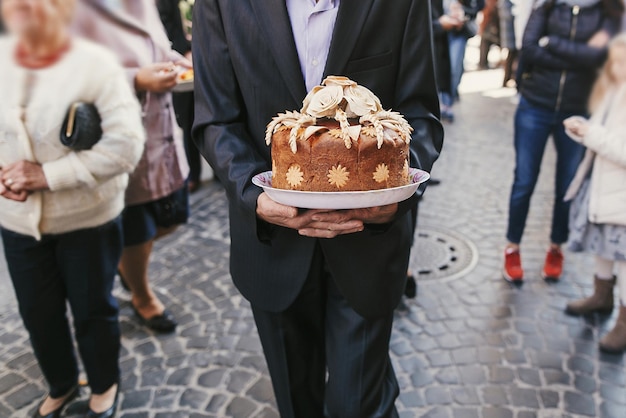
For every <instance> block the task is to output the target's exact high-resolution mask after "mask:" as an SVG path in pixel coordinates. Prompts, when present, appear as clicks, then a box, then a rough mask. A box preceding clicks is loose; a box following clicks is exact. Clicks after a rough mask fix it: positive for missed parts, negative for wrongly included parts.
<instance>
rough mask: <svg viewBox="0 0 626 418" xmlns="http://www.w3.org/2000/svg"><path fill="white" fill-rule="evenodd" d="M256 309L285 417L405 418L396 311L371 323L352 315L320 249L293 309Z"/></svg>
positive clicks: (259, 329)
mask: <svg viewBox="0 0 626 418" xmlns="http://www.w3.org/2000/svg"><path fill="white" fill-rule="evenodd" d="M252 310H253V313H254V319H255V321H256V325H257V329H258V331H259V335H260V337H261V342H262V344H263V350H264V352H265V358H266V360H267V363H268V367H269V371H270V375H271V377H272V384H273V386H274V392H275V394H276V400H277V403H278V409H279V412H280V416H281V417H282V418H309V417H310V418H320V417H325V416H326V417H333V418H373V417H381V418H382V417H385V418H390V417H397V416H398V413H397V411H396V409H395V406H394V403H395V399H396V397H397V396H398V393H399V388H398V383H397V381H396V377H395V374H394V371H393V367H392V365H391V360H390V358H389V339H390V336H391V325H392V320H393V312H389V314H388V315H387V316H386V317H384V318H380V319H377V320H373V321H370V320H366V319H364V318H363V317H361V316H360V315H359V314H357V313H356V312H355V311H354V310H352V308H350V306H348V303H347V302H346V300H345V299H344V297H343V296H342V295H341V294H340V293H339V291H338V289H337V287H336V286H335V284H334V281H333V278H332V277H330V275H329V273H328V271H327V269H326V268H325V266H324V258H323V256H322V252H321V250H320V249H319V248H318V249H317V250H316V255H315V257H314V260H313V263H312V267H311V271H310V273H309V277H308V279H307V281H306V283H305V285H304V288H303V289H302V291H301V293H300V295H299V296H298V298H297V299H296V301H295V302H294V303H293V305H292V306H291V307H289V308H288V309H287V310H286V311H284V312H280V313H271V312H267V311H262V310H259V309H256V308H255V307H254V306H253V308H252ZM326 371H328V380H327V381H326Z"/></svg>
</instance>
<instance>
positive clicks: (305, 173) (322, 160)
mask: <svg viewBox="0 0 626 418" xmlns="http://www.w3.org/2000/svg"><path fill="white" fill-rule="evenodd" d="M318 122H319V123H318V124H319V125H321V126H324V127H326V128H330V130H326V129H324V130H320V131H318V132H315V133H314V134H313V135H311V136H310V137H309V138H307V139H304V138H303V135H299V137H298V140H297V152H295V153H294V152H293V151H292V149H291V147H290V144H289V137H290V132H289V130H278V131H277V132H275V133H274V134H273V135H272V138H271V146H272V172H273V176H272V186H273V187H275V188H279V189H290V190H302V191H317V192H337V191H365V190H376V189H384V188H390V187H397V186H404V185H406V184H408V183H409V176H408V156H409V145H408V144H407V142H406V141H405V140H403V139H402V138H400V136H399V135H398V134H397V133H395V132H393V131H387V132H386V136H387V137H386V138H385V140H384V141H383V144H382V146H381V147H380V149H379V148H378V144H377V139H376V137H375V136H372V135H370V132H369V131H367V130H362V131H361V133H360V135H359V137H358V139H357V140H353V142H352V146H351V147H350V148H346V146H345V143H344V140H343V139H342V138H341V137H338V136H337V135H336V134H335V135H334V134H333V128H338V127H339V124H338V123H337V122H335V121H329V120H324V121H321V120H320V121H318ZM352 124H353V125H354V124H355V122H354V121H352Z"/></svg>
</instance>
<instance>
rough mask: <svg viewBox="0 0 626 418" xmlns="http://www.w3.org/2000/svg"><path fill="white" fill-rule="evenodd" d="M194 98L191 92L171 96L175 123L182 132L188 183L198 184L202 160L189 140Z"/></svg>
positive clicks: (191, 139)
mask: <svg viewBox="0 0 626 418" xmlns="http://www.w3.org/2000/svg"><path fill="white" fill-rule="evenodd" d="M193 101H194V98H193V92H190V93H175V94H174V95H173V103H174V112H175V113H176V121H177V122H178V125H179V126H180V127H181V129H182V130H183V140H184V144H185V154H186V155H187V162H188V163H189V181H192V182H194V183H196V184H197V183H199V182H200V176H201V174H202V159H201V158H200V151H199V150H198V147H196V144H195V142H193V138H191V127H192V126H193V114H194V103H193Z"/></svg>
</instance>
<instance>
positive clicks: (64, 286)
mask: <svg viewBox="0 0 626 418" xmlns="http://www.w3.org/2000/svg"><path fill="white" fill-rule="evenodd" d="M2 241H3V243H4V251H5V255H6V260H7V265H8V267H9V274H10V276H11V280H12V281H13V287H14V288H15V294H16V296H17V301H18V305H19V311H20V315H21V316H22V320H23V321H24V326H25V327H26V329H27V330H28V334H29V336H30V342H31V345H32V347H33V352H34V354H35V357H36V358H37V361H38V363H39V366H40V368H41V371H42V373H43V375H44V377H45V378H46V381H47V382H48V385H49V386H50V395H51V396H52V397H55V398H56V397H60V396H62V395H65V394H66V393H67V392H68V391H69V390H70V389H71V388H72V387H73V386H74V385H76V384H77V383H78V365H77V362H76V356H75V354H74V345H73V344H72V336H71V333H70V326H69V323H68V319H67V314H66V303H67V302H69V305H70V308H71V310H72V316H73V318H74V329H75V336H76V342H77V344H78V349H79V351H80V356H81V359H82V361H83V365H84V367H85V372H86V373H87V377H88V379H89V386H90V387H91V390H92V392H93V393H96V394H101V393H104V392H105V391H106V390H107V389H109V388H110V387H111V386H112V385H113V384H114V383H118V382H119V366H118V359H119V351H120V327H119V323H118V305H117V301H116V300H115V298H114V297H113V295H112V294H111V290H112V288H113V279H114V278H115V272H116V271H117V264H118V262H119V259H120V256H121V254H122V248H123V240H122V225H121V220H120V218H119V217H118V218H117V219H115V220H114V221H111V222H109V223H107V224H104V225H102V226H100V227H97V228H90V229H83V230H78V231H72V232H68V233H63V234H58V235H44V236H43V237H42V239H41V241H37V240H35V239H34V238H32V237H29V236H25V235H21V234H17V233H15V232H11V231H8V230H5V229H3V230H2Z"/></svg>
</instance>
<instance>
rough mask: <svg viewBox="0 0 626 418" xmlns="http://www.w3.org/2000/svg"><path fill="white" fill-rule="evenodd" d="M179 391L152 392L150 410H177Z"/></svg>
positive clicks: (163, 390) (162, 390)
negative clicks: (152, 397) (152, 398)
mask: <svg viewBox="0 0 626 418" xmlns="http://www.w3.org/2000/svg"><path fill="white" fill-rule="evenodd" d="M179 397H180V391H179V390H176V389H158V390H156V391H155V392H154V400H153V401H152V408H155V409H161V410H163V409H166V410H172V411H173V410H175V409H177V408H178V399H179Z"/></svg>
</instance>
